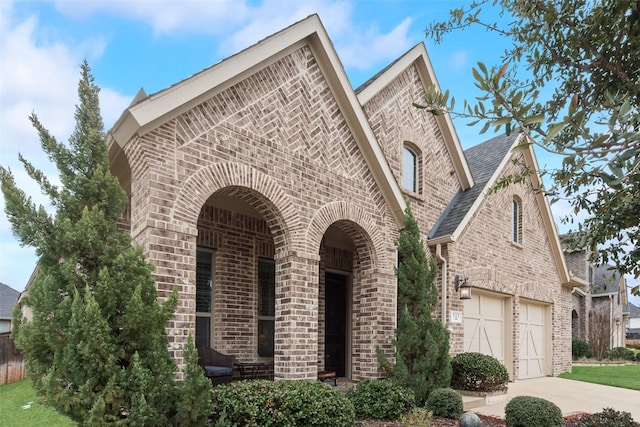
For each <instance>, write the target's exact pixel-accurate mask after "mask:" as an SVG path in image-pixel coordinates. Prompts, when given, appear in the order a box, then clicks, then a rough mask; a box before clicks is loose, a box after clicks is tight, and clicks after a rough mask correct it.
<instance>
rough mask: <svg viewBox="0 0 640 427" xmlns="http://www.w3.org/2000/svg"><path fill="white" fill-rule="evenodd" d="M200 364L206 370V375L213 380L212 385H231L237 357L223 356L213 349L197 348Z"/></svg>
mask: <svg viewBox="0 0 640 427" xmlns="http://www.w3.org/2000/svg"><path fill="white" fill-rule="evenodd" d="M197 349H198V364H199V365H200V366H202V369H204V373H205V375H206V376H207V378H209V379H210V380H211V384H213V385H214V386H215V385H218V384H224V383H230V382H231V380H232V379H233V364H234V363H235V360H236V357H235V356H231V355H227V354H222V353H220V352H217V351H215V350H214V349H212V348H209V347H205V346H197Z"/></svg>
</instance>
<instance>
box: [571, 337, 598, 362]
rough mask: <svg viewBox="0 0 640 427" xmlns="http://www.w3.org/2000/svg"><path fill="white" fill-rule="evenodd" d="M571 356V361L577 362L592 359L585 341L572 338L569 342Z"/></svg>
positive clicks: (591, 353)
mask: <svg viewBox="0 0 640 427" xmlns="http://www.w3.org/2000/svg"><path fill="white" fill-rule="evenodd" d="M571 356H572V357H573V360H578V359H581V358H583V357H593V352H592V351H591V347H589V343H588V342H587V341H585V340H583V339H582V338H573V339H572V340H571Z"/></svg>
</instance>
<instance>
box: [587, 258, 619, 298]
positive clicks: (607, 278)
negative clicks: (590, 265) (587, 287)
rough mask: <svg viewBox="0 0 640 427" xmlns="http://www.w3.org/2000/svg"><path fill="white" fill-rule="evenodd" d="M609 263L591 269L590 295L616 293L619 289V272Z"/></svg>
mask: <svg viewBox="0 0 640 427" xmlns="http://www.w3.org/2000/svg"><path fill="white" fill-rule="evenodd" d="M613 268H615V267H613V266H610V265H603V266H599V267H595V268H594V269H593V284H592V287H591V295H599V294H611V293H617V292H618V290H619V289H620V274H618V272H617V271H616V270H615V269H613Z"/></svg>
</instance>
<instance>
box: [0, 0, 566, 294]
mask: <svg viewBox="0 0 640 427" xmlns="http://www.w3.org/2000/svg"><path fill="white" fill-rule="evenodd" d="M464 4H468V1H457V0H395V1H394V0H356V1H344V0H308V1H294V0H287V1H285V0H212V1H204V0H196V1H191V0H183V1H177V0H174V1H169V0H160V1H151V0H130V1H123V0H93V1H79V0H60V1H37V2H36V1H11V0H8V1H7V0H4V1H0V112H1V114H0V163H1V164H2V165H3V166H9V167H10V168H11V169H12V171H13V172H14V175H15V176H16V178H17V180H18V182H19V185H20V186H21V188H23V189H24V190H25V191H26V192H27V193H28V194H29V195H32V196H33V197H34V200H36V201H37V202H40V201H42V202H44V200H43V199H41V198H40V197H39V189H38V187H37V186H36V185H35V184H34V183H32V182H31V181H30V180H29V179H28V177H27V176H26V174H25V173H24V172H23V169H22V167H21V165H20V164H19V163H18V161H17V157H18V152H20V153H22V154H23V155H24V156H25V157H26V158H27V159H29V160H30V161H31V162H33V163H34V164H35V165H36V166H38V167H40V168H41V169H42V170H44V171H45V172H46V173H48V174H50V176H55V168H53V167H52V166H51V165H50V164H49V163H48V161H47V159H46V157H44V156H43V154H42V153H41V150H40V144H39V140H38V138H37V135H36V133H35V131H34V130H33V128H32V127H31V125H30V122H29V121H28V116H29V114H30V113H31V112H32V111H33V112H35V113H36V114H38V116H39V118H40V120H41V121H42V122H43V123H44V124H45V126H47V128H48V129H49V130H50V131H51V132H52V133H53V134H54V135H55V136H56V137H57V138H58V139H59V140H60V141H66V140H67V138H68V136H69V134H70V133H71V131H72V130H73V126H74V120H73V111H74V105H75V104H76V102H77V97H76V89H77V81H78V78H79V64H80V63H81V62H82V60H83V59H87V61H88V62H89V64H90V66H91V67H92V70H93V74H94V76H95V80H96V83H97V84H98V85H99V86H100V87H101V88H102V90H101V107H102V114H103V117H104V121H105V125H106V128H107V129H109V128H110V127H111V125H112V124H113V123H114V122H115V120H116V119H117V118H118V117H119V115H120V113H121V112H122V111H123V110H124V108H126V106H127V105H128V104H129V103H130V102H131V99H132V98H133V97H134V96H135V94H136V93H137V91H138V90H139V89H140V88H141V87H144V89H145V91H146V92H147V93H153V92H156V91H159V90H162V89H164V88H166V87H168V86H170V85H172V84H174V83H176V82H178V81H180V80H183V79H185V78H187V77H189V76H190V75H192V74H194V73H197V72H199V71H201V70H202V69H204V68H207V67H209V66H211V65H213V64H215V63H216V62H218V61H220V60H222V59H224V58H226V57H227V56H230V55H233V54H234V53H236V52H238V51H240V50H242V49H244V48H246V47H248V46H250V45H252V44H255V43H256V42H258V41H260V40H261V39H263V38H265V37H267V36H269V35H270V34H273V33H274V32H277V31H279V30H281V29H283V28H285V27H287V26H289V25H291V24H293V23H295V22H297V21H299V20H301V19H304V18H305V17H307V16H309V15H310V14H313V13H317V14H318V15H319V16H320V18H321V20H322V22H323V24H324V25H325V27H326V29H327V32H328V33H329V36H330V37H331V39H332V41H333V43H334V45H335V48H336V50H337V52H338V55H339V56H340V59H341V61H342V63H343V65H344V67H345V70H346V72H347V75H348V76H349V79H350V80H351V83H352V85H353V86H354V87H357V86H358V85H360V84H361V83H363V82H364V81H366V80H367V79H368V78H369V77H371V76H372V75H374V74H375V73H377V72H378V71H379V70H380V69H382V68H384V67H385V66H386V65H388V64H389V63H390V62H392V61H393V60H395V59H396V58H398V57H399V56H400V55H402V54H403V53H404V52H406V51H407V50H409V49H410V48H411V47H413V46H414V45H416V44H417V43H420V42H424V43H425V44H426V46H427V51H428V53H429V57H430V59H431V62H432V64H433V67H434V70H435V73H436V76H437V78H438V81H439V84H440V86H441V88H442V89H443V90H445V89H448V90H450V92H451V93H452V95H454V96H455V97H456V99H457V100H458V101H459V103H461V101H462V100H463V99H465V98H466V99H473V97H474V96H476V95H478V93H477V92H476V90H475V88H474V86H473V81H472V77H471V67H472V66H474V65H475V64H476V63H477V62H478V61H483V62H485V63H487V64H495V63H497V62H498V61H499V57H500V55H501V54H502V53H503V52H504V48H505V45H504V42H503V41H502V40H501V39H500V38H498V37H497V36H495V35H492V34H489V33H487V32H485V31H484V30H482V29H479V28H476V29H472V30H467V31H465V32H458V33H456V34H453V35H450V36H448V37H446V38H445V41H444V43H443V44H441V45H436V44H434V43H433V42H432V41H431V40H428V39H427V38H426V36H425V32H424V31H425V29H426V27H427V25H428V24H429V23H430V22H432V21H436V20H444V19H446V17H447V16H448V11H449V10H450V9H452V8H455V7H459V6H460V5H464ZM456 128H457V132H458V135H459V137H460V140H461V142H462V145H463V147H464V148H468V147H470V146H473V145H475V144H477V143H479V142H481V141H483V140H485V139H487V135H479V134H478V133H479V130H480V127H468V126H466V125H465V122H464V121H462V122H461V121H458V122H456ZM538 160H539V163H540V164H541V165H544V164H546V163H548V162H550V161H551V160H548V159H547V158H546V157H544V156H540V157H539V159H538ZM0 204H1V206H0V207H2V209H4V201H3V200H1V196H0ZM564 209H565V208H564V207H563V206H554V213H555V214H556V216H558V217H559V216H560V215H563V214H564ZM561 231H566V230H563V229H562V226H561ZM34 265H35V255H34V251H33V249H31V248H21V247H20V246H19V244H18V242H17V241H16V239H15V238H14V237H13V235H12V232H11V229H10V224H9V223H8V221H7V219H6V217H5V216H4V215H0V282H2V283H5V284H7V285H9V286H11V287H13V288H15V289H17V290H22V289H23V288H24V286H25V285H26V283H27V280H28V279H29V276H30V274H31V272H32V270H33V267H34Z"/></svg>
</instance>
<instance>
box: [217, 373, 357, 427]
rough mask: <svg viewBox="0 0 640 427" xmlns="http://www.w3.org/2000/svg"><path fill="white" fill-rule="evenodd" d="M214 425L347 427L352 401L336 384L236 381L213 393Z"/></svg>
mask: <svg viewBox="0 0 640 427" xmlns="http://www.w3.org/2000/svg"><path fill="white" fill-rule="evenodd" d="M211 409H212V411H211V412H212V421H213V423H214V425H230V426H232V425H235V426H249V427H250V426H260V427H263V426H264V427H271V426H272V427H276V426H277V427H295V426H326V427H333V426H335V427H343V426H346V427H349V426H353V424H354V409H353V404H352V403H351V402H350V401H349V399H347V397H346V396H345V395H344V394H343V393H341V392H340V390H338V389H337V388H336V387H332V386H330V385H328V384H323V383H321V382H320V381H317V380H300V381H275V382H274V381H266V380H252V381H238V382H233V383H229V384H221V385H218V386H216V387H214V389H213V392H212V407H211Z"/></svg>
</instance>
